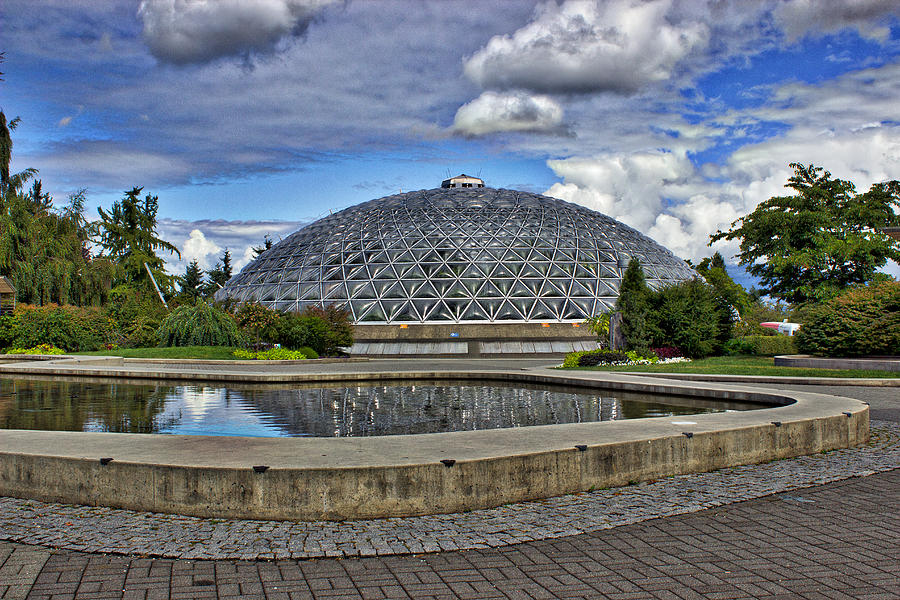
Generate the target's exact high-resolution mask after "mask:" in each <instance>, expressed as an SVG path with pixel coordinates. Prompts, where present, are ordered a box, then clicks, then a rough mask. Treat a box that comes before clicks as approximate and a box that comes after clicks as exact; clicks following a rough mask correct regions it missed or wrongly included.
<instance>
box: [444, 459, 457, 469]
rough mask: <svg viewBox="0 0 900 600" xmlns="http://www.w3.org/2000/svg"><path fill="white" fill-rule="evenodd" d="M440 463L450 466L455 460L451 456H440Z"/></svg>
mask: <svg viewBox="0 0 900 600" xmlns="http://www.w3.org/2000/svg"><path fill="white" fill-rule="evenodd" d="M441 463H442V464H443V465H444V466H445V467H452V466H453V465H455V464H456V461H455V460H453V459H452V458H442V459H441Z"/></svg>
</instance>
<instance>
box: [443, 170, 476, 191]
mask: <svg viewBox="0 0 900 600" xmlns="http://www.w3.org/2000/svg"><path fill="white" fill-rule="evenodd" d="M441 187H442V188H483V187H484V180H483V179H478V178H477V177H472V176H471V175H466V174H465V173H463V174H462V175H457V176H456V177H451V178H450V179H445V180H443V181H442V182H441Z"/></svg>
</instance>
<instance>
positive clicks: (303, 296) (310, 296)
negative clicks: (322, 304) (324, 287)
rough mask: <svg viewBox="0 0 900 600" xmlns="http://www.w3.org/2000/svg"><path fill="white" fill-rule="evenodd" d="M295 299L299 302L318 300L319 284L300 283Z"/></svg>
mask: <svg viewBox="0 0 900 600" xmlns="http://www.w3.org/2000/svg"><path fill="white" fill-rule="evenodd" d="M297 298H298V299H300V300H317V299H318V298H319V284H318V283H301V284H300V290H299V292H298V294H297Z"/></svg>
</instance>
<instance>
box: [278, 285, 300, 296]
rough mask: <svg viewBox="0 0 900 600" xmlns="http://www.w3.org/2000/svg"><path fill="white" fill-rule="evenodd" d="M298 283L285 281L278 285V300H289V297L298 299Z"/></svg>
mask: <svg viewBox="0 0 900 600" xmlns="http://www.w3.org/2000/svg"><path fill="white" fill-rule="evenodd" d="M298 287H299V286H298V285H297V284H296V283H283V284H281V285H280V286H278V291H277V292H276V294H277V296H276V299H277V300H288V299H296V298H297V289H298Z"/></svg>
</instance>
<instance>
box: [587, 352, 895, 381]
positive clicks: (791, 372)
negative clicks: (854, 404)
mask: <svg viewBox="0 0 900 600" xmlns="http://www.w3.org/2000/svg"><path fill="white" fill-rule="evenodd" d="M578 369H579V370H585V371H639V372H642V373H702V374H705V375H766V376H770V377H771V376H789V377H859V378H862V377H865V378H879V379H897V378H898V377H900V375H898V374H897V373H896V372H891V371H870V370H855V369H853V370H842V369H805V368H798V367H776V366H775V359H774V358H772V357H771V356H712V357H710V358H703V359H699V360H694V361H691V362H688V363H673V364H670V365H634V366H624V367H609V366H597V367H578Z"/></svg>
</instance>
